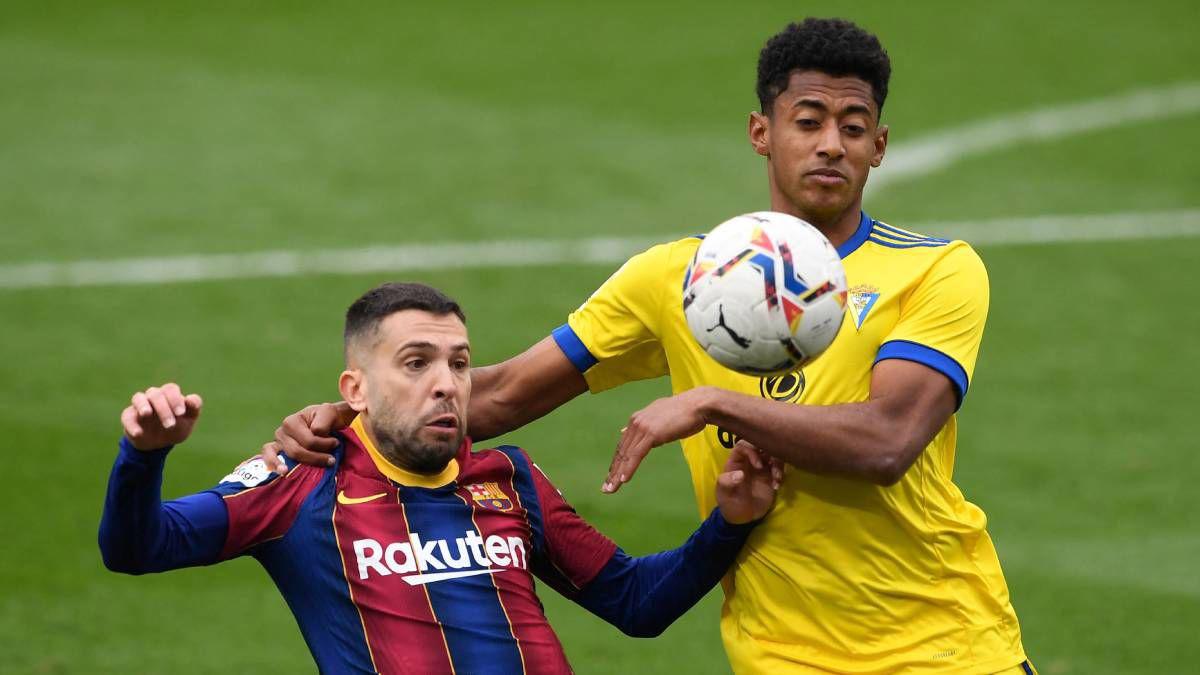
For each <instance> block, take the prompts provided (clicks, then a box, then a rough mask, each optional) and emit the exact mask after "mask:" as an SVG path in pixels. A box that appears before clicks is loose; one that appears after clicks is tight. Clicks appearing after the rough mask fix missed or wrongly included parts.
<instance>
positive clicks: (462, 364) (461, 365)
mask: <svg viewBox="0 0 1200 675" xmlns="http://www.w3.org/2000/svg"><path fill="white" fill-rule="evenodd" d="M470 367H471V364H469V363H467V362H466V361H462V360H459V361H455V362H454V369H455V370H467V369H468V368H470Z"/></svg>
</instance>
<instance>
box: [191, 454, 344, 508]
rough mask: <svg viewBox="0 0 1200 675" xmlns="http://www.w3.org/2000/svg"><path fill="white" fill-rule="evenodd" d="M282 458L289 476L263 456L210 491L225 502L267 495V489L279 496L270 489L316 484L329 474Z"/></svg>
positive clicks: (244, 463)
mask: <svg viewBox="0 0 1200 675" xmlns="http://www.w3.org/2000/svg"><path fill="white" fill-rule="evenodd" d="M280 458H281V459H282V460H283V462H284V463H285V464H286V465H287V473H285V474H284V475H282V476H281V475H279V474H277V473H275V472H274V471H272V470H271V469H270V468H269V467H268V466H267V462H266V460H264V459H263V457H262V455H254V456H252V457H249V458H247V459H245V460H243V461H242V462H241V463H240V464H238V465H237V466H235V467H234V468H233V470H232V471H230V472H229V473H228V474H226V475H225V477H224V478H222V479H221V480H220V481H218V482H217V484H216V485H215V486H214V487H213V488H211V489H210V490H209V491H210V492H214V493H216V494H217V495H218V496H220V497H222V498H225V499H229V498H231V497H236V496H239V495H243V494H248V493H251V492H263V491H264V489H266V490H265V491H266V492H276V490H273V489H269V488H272V486H276V485H282V484H290V485H297V484H301V483H302V484H306V485H310V484H314V479H319V478H320V477H321V476H324V475H325V473H326V472H327V471H329V469H327V468H325V467H315V466H308V465H307V464H300V463H299V462H296V461H294V460H292V459H291V458H289V457H287V456H285V455H280Z"/></svg>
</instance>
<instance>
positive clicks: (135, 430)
mask: <svg viewBox="0 0 1200 675" xmlns="http://www.w3.org/2000/svg"><path fill="white" fill-rule="evenodd" d="M137 420H138V412H137V409H136V408H134V407H133V406H132V405H129V406H125V409H124V410H122V411H121V427H122V428H124V430H125V435H126V436H128V437H129V440H131V441H135V440H137V439H139V438H141V437H142V425H140V424H138V421H137Z"/></svg>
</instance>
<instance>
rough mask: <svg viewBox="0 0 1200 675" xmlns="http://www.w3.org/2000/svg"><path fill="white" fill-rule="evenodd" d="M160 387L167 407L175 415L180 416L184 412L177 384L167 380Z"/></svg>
mask: <svg viewBox="0 0 1200 675" xmlns="http://www.w3.org/2000/svg"><path fill="white" fill-rule="evenodd" d="M161 389H162V394H163V398H165V399H166V401H167V407H168V408H169V409H170V410H171V412H172V413H173V414H174V415H175V416H176V417H182V416H183V413H184V405H183V392H182V391H180V390H179V385H177V384H175V383H174V382H168V383H166V384H164V385H163V386H162V387H161Z"/></svg>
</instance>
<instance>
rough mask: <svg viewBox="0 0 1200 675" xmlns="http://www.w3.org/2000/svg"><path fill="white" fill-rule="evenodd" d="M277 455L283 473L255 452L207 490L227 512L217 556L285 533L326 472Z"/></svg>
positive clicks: (231, 554)
mask: <svg viewBox="0 0 1200 675" xmlns="http://www.w3.org/2000/svg"><path fill="white" fill-rule="evenodd" d="M281 458H282V459H284V461H285V462H287V466H288V472H287V474H286V475H284V476H280V475H279V474H277V473H275V472H274V471H271V470H270V469H269V468H268V467H267V463H266V461H265V460H263V458H262V457H261V456H259V455H255V456H254V457H251V458H250V459H247V460H246V461H244V462H242V463H241V464H239V465H238V466H237V467H236V468H234V470H233V471H232V472H231V473H230V474H229V475H227V476H225V477H224V478H222V479H221V482H220V483H218V484H217V485H216V486H215V487H213V488H212V489H210V490H208V492H209V493H211V494H215V495H217V496H218V497H220V498H221V499H222V501H223V502H224V504H225V509H226V511H227V512H228V514H229V524H228V531H227V534H226V536H225V542H224V545H223V546H222V547H221V553H220V559H222V560H225V559H228V558H233V557H236V556H238V555H241V554H243V553H245V552H247V551H248V550H249V549H251V548H253V547H255V546H257V545H259V544H263V543H266V542H269V541H272V540H275V539H278V538H280V537H282V536H283V535H284V534H286V533H287V531H288V529H289V528H291V526H292V523H293V522H294V521H295V519H296V514H297V513H299V511H300V507H301V505H302V504H303V503H304V500H305V499H306V498H307V497H308V495H309V493H311V492H312V490H313V488H315V487H316V486H317V484H318V483H319V482H320V479H321V477H322V476H323V475H324V473H325V471H326V470H325V469H322V468H317V467H312V466H307V465H304V464H297V463H294V462H292V461H291V460H290V459H287V458H286V457H282V456H281Z"/></svg>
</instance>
